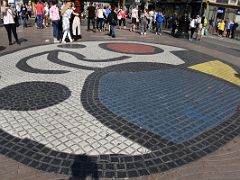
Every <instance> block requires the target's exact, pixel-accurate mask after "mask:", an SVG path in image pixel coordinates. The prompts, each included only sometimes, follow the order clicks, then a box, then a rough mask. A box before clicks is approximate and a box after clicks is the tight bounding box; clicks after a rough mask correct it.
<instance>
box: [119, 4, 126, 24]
mask: <svg viewBox="0 0 240 180" xmlns="http://www.w3.org/2000/svg"><path fill="white" fill-rule="evenodd" d="M118 21H119V29H122V24H123V29H126V9H125V8H124V7H123V8H121V9H120V10H119V11H118Z"/></svg>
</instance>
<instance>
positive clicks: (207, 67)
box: [189, 60, 240, 86]
mask: <svg viewBox="0 0 240 180" xmlns="http://www.w3.org/2000/svg"><path fill="white" fill-rule="evenodd" d="M189 68H190V69H194V70H197V71H200V72H203V73H206V74H209V75H212V76H215V77H218V78H221V79H224V80H226V81H228V82H231V83H233V84H236V85H238V86H239V85H240V78H239V77H237V76H236V75H238V72H237V71H235V70H234V69H233V68H232V67H231V66H229V65H227V64H224V63H223V62H221V61H218V60H214V61H208V62H205V63H201V64H197V65H194V66H190V67H189Z"/></svg>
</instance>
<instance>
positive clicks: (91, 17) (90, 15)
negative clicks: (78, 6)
mask: <svg viewBox="0 0 240 180" xmlns="http://www.w3.org/2000/svg"><path fill="white" fill-rule="evenodd" d="M87 11H88V21H87V26H88V31H89V30H90V21H91V22H92V25H93V30H95V15H96V8H95V7H94V6H93V3H92V2H91V3H90V6H89V7H88V8H87Z"/></svg>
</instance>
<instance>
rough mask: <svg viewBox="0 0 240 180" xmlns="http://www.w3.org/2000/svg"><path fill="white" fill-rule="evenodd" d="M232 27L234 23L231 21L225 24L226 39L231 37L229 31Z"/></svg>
mask: <svg viewBox="0 0 240 180" xmlns="http://www.w3.org/2000/svg"><path fill="white" fill-rule="evenodd" d="M233 25H234V23H233V21H232V20H230V21H229V22H228V24H227V35H226V37H228V38H229V37H230V35H231V29H232V27H233Z"/></svg>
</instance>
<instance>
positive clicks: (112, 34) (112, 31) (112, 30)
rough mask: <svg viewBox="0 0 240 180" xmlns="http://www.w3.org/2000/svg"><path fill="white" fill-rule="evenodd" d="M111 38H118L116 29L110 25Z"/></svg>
mask: <svg viewBox="0 0 240 180" xmlns="http://www.w3.org/2000/svg"><path fill="white" fill-rule="evenodd" d="M110 36H112V37H115V36H116V34H115V28H114V26H113V25H110Z"/></svg>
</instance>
